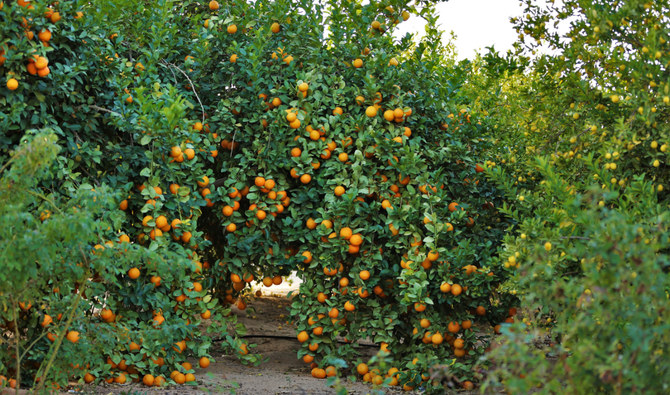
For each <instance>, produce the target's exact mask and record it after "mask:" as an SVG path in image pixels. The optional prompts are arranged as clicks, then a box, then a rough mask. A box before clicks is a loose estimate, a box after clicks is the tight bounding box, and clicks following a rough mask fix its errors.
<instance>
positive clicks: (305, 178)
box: [300, 174, 312, 184]
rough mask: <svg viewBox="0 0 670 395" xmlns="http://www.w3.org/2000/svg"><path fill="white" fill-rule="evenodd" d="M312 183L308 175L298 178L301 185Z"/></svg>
mask: <svg viewBox="0 0 670 395" xmlns="http://www.w3.org/2000/svg"><path fill="white" fill-rule="evenodd" d="M310 181H312V176H310V175H309V174H303V175H301V176H300V182H301V183H303V184H309V182H310Z"/></svg>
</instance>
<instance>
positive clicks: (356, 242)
mask: <svg viewBox="0 0 670 395" xmlns="http://www.w3.org/2000/svg"><path fill="white" fill-rule="evenodd" d="M349 243H350V244H351V245H352V246H360V245H361V244H363V236H361V234H360V233H356V234H355V235H351V237H350V238H349Z"/></svg>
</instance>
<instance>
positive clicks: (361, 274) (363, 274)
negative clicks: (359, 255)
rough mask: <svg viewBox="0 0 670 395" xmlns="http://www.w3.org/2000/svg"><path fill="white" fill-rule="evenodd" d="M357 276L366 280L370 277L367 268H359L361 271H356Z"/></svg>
mask: <svg viewBox="0 0 670 395" xmlns="http://www.w3.org/2000/svg"><path fill="white" fill-rule="evenodd" d="M358 277H360V278H361V280H363V281H366V280H368V279H369V278H370V272H369V271H367V270H361V272H360V273H358Z"/></svg>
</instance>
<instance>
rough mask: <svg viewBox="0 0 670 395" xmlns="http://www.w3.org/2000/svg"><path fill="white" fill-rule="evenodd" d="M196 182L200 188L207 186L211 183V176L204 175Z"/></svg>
mask: <svg viewBox="0 0 670 395" xmlns="http://www.w3.org/2000/svg"><path fill="white" fill-rule="evenodd" d="M196 183H197V184H198V186H199V187H200V188H205V187H206V186H207V185H209V177H207V176H202V177H200V179H199V180H196Z"/></svg>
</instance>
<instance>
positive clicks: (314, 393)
mask: <svg viewBox="0 0 670 395" xmlns="http://www.w3.org/2000/svg"><path fill="white" fill-rule="evenodd" d="M295 288H297V287H296V284H293V286H285V287H282V289H281V290H279V289H272V288H270V289H267V288H266V289H265V290H264V293H265V294H266V295H264V296H262V297H260V298H252V299H251V300H249V303H248V307H247V310H245V311H240V310H238V309H237V308H233V313H234V314H237V315H238V317H239V321H240V322H241V323H243V324H244V325H245V326H246V327H247V330H248V335H252V336H254V337H253V338H250V339H249V342H250V343H255V344H257V345H258V347H256V348H254V349H253V351H252V352H254V353H259V354H261V355H262V356H263V358H264V361H263V362H262V363H261V364H260V365H259V366H246V365H243V364H242V363H240V362H239V361H238V359H237V358H236V357H235V356H230V355H225V354H223V352H222V351H221V350H220V349H218V348H217V347H216V346H215V347H213V350H212V352H211V354H212V357H213V358H214V359H215V360H216V362H213V363H212V364H211V365H210V366H209V367H208V368H207V369H200V368H197V369H195V370H196V373H195V375H196V377H197V379H198V385H197V386H191V385H182V386H179V387H177V386H172V387H167V388H160V389H159V388H147V387H145V386H143V385H141V384H136V383H133V384H128V385H124V386H119V385H107V384H102V385H98V386H95V387H84V393H95V394H120V393H125V394H133V393H135V394H138V393H139V394H142V393H160V394H165V395H168V394H169V395H173V394H174V395H177V394H240V395H265V394H291V395H293V394H297V395H300V394H305V395H320V394H335V393H336V391H335V389H333V388H329V387H328V386H327V384H326V380H320V379H315V378H313V377H312V376H311V374H310V369H309V366H308V365H307V364H305V363H304V362H302V361H301V360H299V359H297V357H296V355H297V351H298V349H299V348H300V343H298V341H297V340H296V339H295V330H294V328H293V326H292V325H289V324H288V323H287V317H288V311H287V308H288V306H289V305H290V300H289V298H288V297H287V296H286V293H287V292H288V291H290V290H292V289H295ZM268 291H270V292H268ZM256 336H259V337H256ZM260 336H287V337H289V339H283V338H272V337H260ZM371 350H372V351H373V349H372V348H371ZM191 362H192V363H193V365H194V366H196V365H197V363H195V361H191ZM342 382H343V384H344V386H345V387H346V389H347V391H348V393H349V394H376V393H384V394H400V393H406V392H403V391H400V390H397V389H390V390H384V391H375V390H374V389H373V387H372V386H370V385H367V384H366V383H363V382H360V381H358V382H355V383H350V382H346V378H344V379H342Z"/></svg>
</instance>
